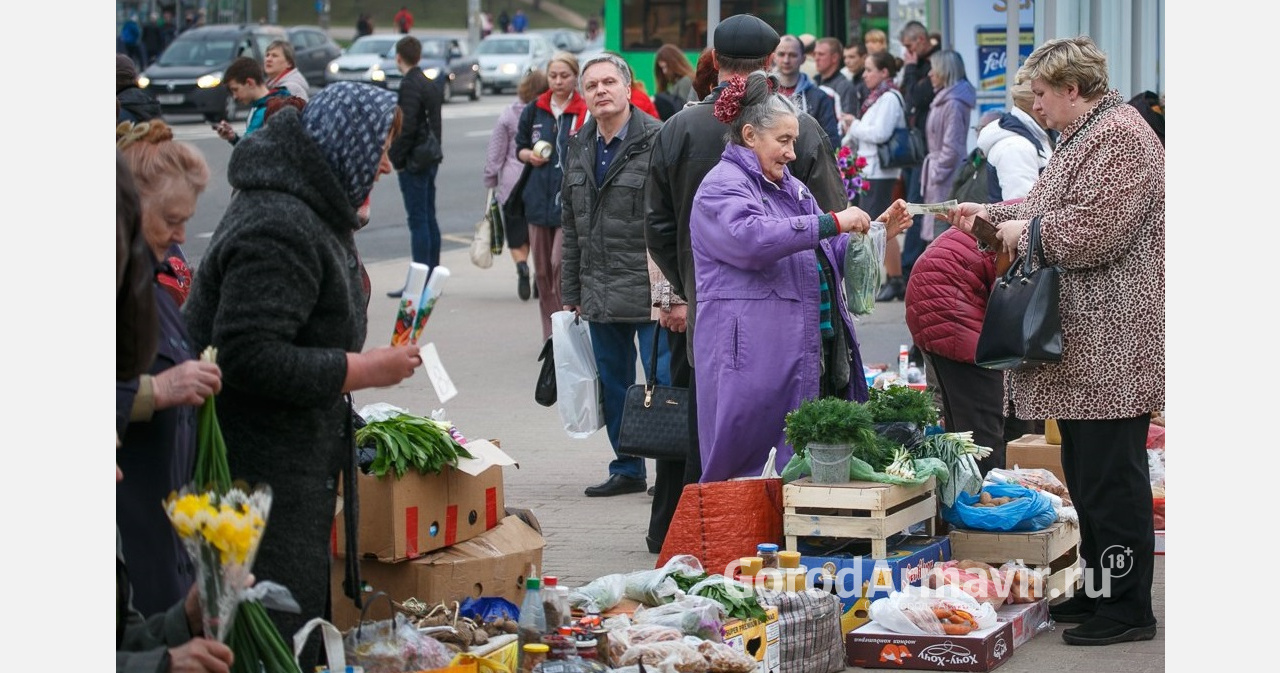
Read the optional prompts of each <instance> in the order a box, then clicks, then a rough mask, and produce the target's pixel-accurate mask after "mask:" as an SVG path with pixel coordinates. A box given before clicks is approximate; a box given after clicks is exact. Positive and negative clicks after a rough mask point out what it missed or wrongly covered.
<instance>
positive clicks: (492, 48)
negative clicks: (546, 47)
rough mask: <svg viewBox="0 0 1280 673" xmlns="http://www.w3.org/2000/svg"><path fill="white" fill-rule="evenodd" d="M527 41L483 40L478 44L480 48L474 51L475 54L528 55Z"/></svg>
mask: <svg viewBox="0 0 1280 673" xmlns="http://www.w3.org/2000/svg"><path fill="white" fill-rule="evenodd" d="M529 45H530V42H529V40H512V39H505V38H502V39H497V40H485V41H483V42H481V43H480V47H479V48H478V49H476V53H477V54H522V55H523V54H527V53H529Z"/></svg>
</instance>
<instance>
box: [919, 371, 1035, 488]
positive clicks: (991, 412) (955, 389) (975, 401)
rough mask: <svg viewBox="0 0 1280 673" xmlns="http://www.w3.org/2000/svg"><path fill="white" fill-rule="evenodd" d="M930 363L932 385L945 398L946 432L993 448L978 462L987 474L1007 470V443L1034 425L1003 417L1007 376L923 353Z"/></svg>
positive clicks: (943, 405)
mask: <svg viewBox="0 0 1280 673" xmlns="http://www.w3.org/2000/svg"><path fill="white" fill-rule="evenodd" d="M921 352H922V353H924V357H925V358H926V360H927V361H928V363H929V375H930V377H931V378H930V380H929V383H930V384H931V385H932V386H933V387H934V388H936V389H937V391H938V393H939V394H940V395H941V396H942V420H943V423H944V424H945V425H946V428H947V432H964V431H966V430H972V431H973V442H974V443H975V444H977V445H978V446H988V447H991V455H989V456H987V457H986V458H983V459H982V460H979V461H978V467H979V468H980V469H981V470H982V473H983V474H986V473H987V472H988V471H990V470H991V469H992V468H996V467H998V468H1001V469H1003V468H1004V467H1005V443H1006V442H1008V441H1009V439H1011V438H1012V439H1017V438H1018V437H1021V436H1022V435H1025V434H1027V433H1029V432H1032V431H1033V430H1034V423H1033V422H1032V421H1023V420H1019V419H1017V418H1014V417H1013V416H1005V415H1004V372H999V371H996V370H994V369H987V368H985V367H979V366H978V365H975V364H973V363H971V362H960V361H958V360H952V359H950V358H945V357H942V356H941V355H938V354H936V353H930V352H928V351H921Z"/></svg>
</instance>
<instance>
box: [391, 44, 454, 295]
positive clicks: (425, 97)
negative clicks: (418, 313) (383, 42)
mask: <svg viewBox="0 0 1280 673" xmlns="http://www.w3.org/2000/svg"><path fill="white" fill-rule="evenodd" d="M421 60H422V42H421V41H420V40H418V38H416V37H413V36H412V35H406V36H405V37H402V38H400V41H399V42H396V68H397V69H399V70H400V74H401V75H403V76H404V80H403V81H402V82H401V83H400V91H399V92H398V98H397V104H398V105H399V106H400V110H401V112H403V113H404V128H403V130H402V131H401V133H400V135H399V136H398V137H397V138H396V141H395V143H393V144H392V145H391V152H390V156H391V164H392V165H393V166H395V168H396V177H397V178H398V179H399V182H400V194H401V196H402V197H404V211H405V217H406V219H407V220H408V222H409V249H410V253H411V255H412V257H413V261H415V262H417V263H418V264H425V265H426V266H427V267H428V268H430V269H435V268H436V267H437V266H440V222H439V221H438V220H437V219H436V174H437V173H438V172H439V170H440V164H439V163H431V164H427V165H425V166H421V167H418V166H410V161H409V159H410V157H411V156H413V153H414V150H415V149H416V148H417V147H419V146H420V145H422V144H423V143H425V142H427V137H428V136H429V135H431V134H434V135H435V138H436V142H438V143H442V142H444V140H443V139H444V124H443V122H442V121H441V119H440V105H441V103H443V102H444V94H443V92H442V91H441V89H440V87H439V86H437V85H436V84H435V83H434V82H432V81H431V80H429V79H427V76H426V75H425V74H424V73H423V72H422V69H421V68H419V67H418V62H419V61H421ZM404 290H405V288H404V287H401V288H399V289H397V290H392V291H390V292H388V293H387V296H388V297H392V298H399V297H400V295H402V294H403V293H404Z"/></svg>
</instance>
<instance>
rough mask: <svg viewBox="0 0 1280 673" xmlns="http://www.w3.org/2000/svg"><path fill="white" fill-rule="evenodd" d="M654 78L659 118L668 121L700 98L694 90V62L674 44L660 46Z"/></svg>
mask: <svg viewBox="0 0 1280 673" xmlns="http://www.w3.org/2000/svg"><path fill="white" fill-rule="evenodd" d="M653 80H654V84H655V85H656V86H657V89H658V91H657V93H656V94H654V101H653V103H654V107H655V108H656V109H657V110H658V118H659V119H661V120H662V121H666V120H668V119H670V118H671V115H674V114H675V113H677V112H679V111H680V110H681V109H682V108H684V106H685V105H688V104H689V103H690V102H696V101H697V100H699V97H698V95H697V94H695V93H694V92H693V64H692V63H689V57H687V56H685V55H684V52H683V51H681V50H680V48H679V47H677V46H675V45H674V44H671V43H667V44H664V45H662V46H661V47H658V53H657V54H654V57H653Z"/></svg>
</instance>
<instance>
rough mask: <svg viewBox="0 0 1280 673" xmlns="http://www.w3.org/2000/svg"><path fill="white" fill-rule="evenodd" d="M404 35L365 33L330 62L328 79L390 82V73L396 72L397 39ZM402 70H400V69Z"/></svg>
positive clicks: (382, 84)
mask: <svg viewBox="0 0 1280 673" xmlns="http://www.w3.org/2000/svg"><path fill="white" fill-rule="evenodd" d="M400 37H401V36H400V35H393V34H374V35H362V36H361V37H359V38H357V39H356V41H355V42H352V43H351V46H350V47H347V49H346V51H344V52H342V55H341V56H339V57H338V58H336V59H334V60H332V61H330V62H329V67H327V68H325V71H324V81H325V83H326V84H332V83H334V82H365V83H368V84H375V85H377V86H386V82H387V73H388V72H389V71H390V72H396V42H399V41H400ZM397 74H398V73H397Z"/></svg>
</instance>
